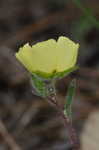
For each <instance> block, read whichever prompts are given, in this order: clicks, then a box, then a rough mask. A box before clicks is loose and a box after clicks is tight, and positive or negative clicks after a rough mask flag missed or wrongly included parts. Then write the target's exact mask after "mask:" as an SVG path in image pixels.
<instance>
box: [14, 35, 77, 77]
mask: <svg viewBox="0 0 99 150" xmlns="http://www.w3.org/2000/svg"><path fill="white" fill-rule="evenodd" d="M78 48H79V44H76V43H74V42H73V41H71V40H70V39H68V38H66V37H64V36H61V37H59V39H58V41H55V40H54V39H49V40H47V41H44V42H39V43H37V44H35V45H33V46H30V45H29V44H26V45H24V46H23V47H22V48H20V49H19V52H18V53H16V58H17V59H18V60H19V61H20V62H21V63H22V64H23V65H24V66H25V67H26V68H27V70H28V71H29V72H31V73H32V74H33V73H35V74H41V76H43V77H46V76H48V77H51V76H52V75H55V74H57V73H61V72H64V71H66V70H69V69H71V68H73V67H74V66H75V63H76V60H77V55H78Z"/></svg>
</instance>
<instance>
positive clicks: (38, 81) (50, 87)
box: [31, 74, 55, 97]
mask: <svg viewBox="0 0 99 150" xmlns="http://www.w3.org/2000/svg"><path fill="white" fill-rule="evenodd" d="M31 79H32V86H33V89H34V91H33V92H34V94H35V95H37V96H41V97H48V96H49V95H50V94H52V92H55V80H46V79H44V78H43V79H42V78H41V77H40V76H38V75H37V74H32V76H31Z"/></svg>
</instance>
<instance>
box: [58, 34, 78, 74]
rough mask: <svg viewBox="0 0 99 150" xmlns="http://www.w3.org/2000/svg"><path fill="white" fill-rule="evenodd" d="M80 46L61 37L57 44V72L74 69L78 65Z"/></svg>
mask: <svg viewBox="0 0 99 150" xmlns="http://www.w3.org/2000/svg"><path fill="white" fill-rule="evenodd" d="M78 48H79V44H75V43H74V42H73V41H71V40H69V39H68V38H66V37H63V36H61V37H60V38H59V39H58V42H57V54H58V55H57V70H58V72H62V71H64V70H67V69H69V68H72V67H73V66H74V65H75V63H76V58H77V54H78Z"/></svg>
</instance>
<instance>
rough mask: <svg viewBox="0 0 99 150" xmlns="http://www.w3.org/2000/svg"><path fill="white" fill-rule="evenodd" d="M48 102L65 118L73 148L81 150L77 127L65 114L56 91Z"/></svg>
mask: <svg viewBox="0 0 99 150" xmlns="http://www.w3.org/2000/svg"><path fill="white" fill-rule="evenodd" d="M48 102H49V103H50V104H51V105H53V106H54V107H55V108H56V109H57V111H58V113H59V115H60V116H61V117H62V118H63V120H64V126H65V127H66V128H68V131H69V139H70V143H71V145H72V147H73V150H79V147H80V146H79V140H78V138H77V135H76V132H75V129H74V128H73V127H72V122H71V120H70V119H69V118H68V117H67V116H66V115H65V114H64V111H63V109H62V108H61V106H60V105H59V104H58V103H57V99H56V93H54V94H53V95H50V96H49V97H48Z"/></svg>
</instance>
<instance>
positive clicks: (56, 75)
mask: <svg viewBox="0 0 99 150" xmlns="http://www.w3.org/2000/svg"><path fill="white" fill-rule="evenodd" d="M78 68H79V67H78V66H74V67H72V68H69V69H68V70H65V71H63V72H57V71H53V72H52V73H45V72H40V71H36V72H34V73H33V74H35V75H37V76H38V77H39V78H42V80H52V79H60V78H63V77H65V76H67V75H69V74H70V73H71V72H73V71H75V70H77V69H78Z"/></svg>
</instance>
